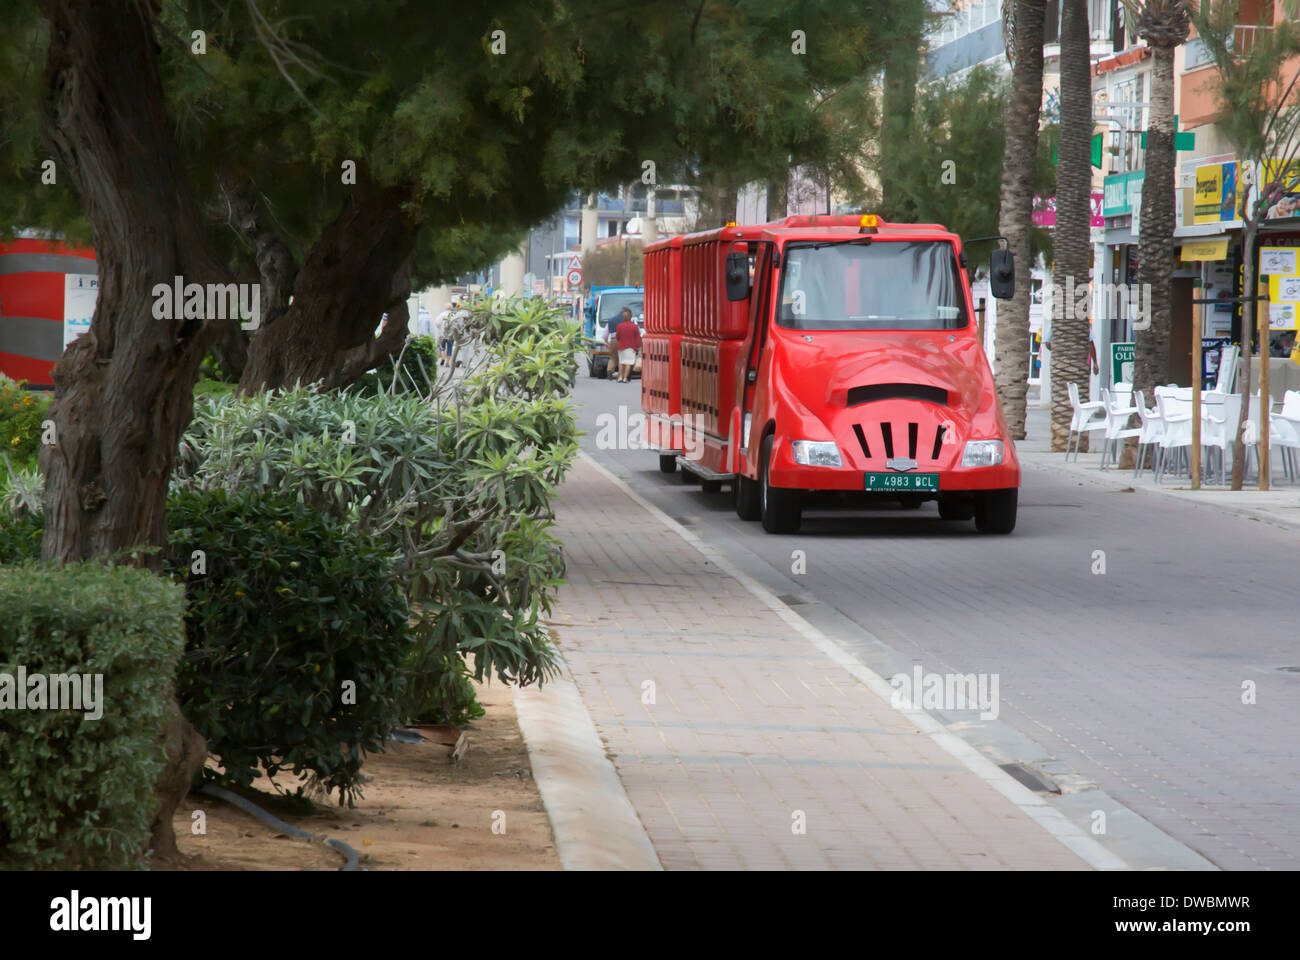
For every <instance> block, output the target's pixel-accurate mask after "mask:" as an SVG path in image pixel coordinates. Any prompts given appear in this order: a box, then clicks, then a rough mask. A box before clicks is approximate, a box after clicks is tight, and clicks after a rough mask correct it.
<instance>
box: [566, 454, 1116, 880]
mask: <svg viewBox="0 0 1300 960" xmlns="http://www.w3.org/2000/svg"><path fill="white" fill-rule="evenodd" d="M578 456H579V457H580V458H581V459H582V460H584V461H585V462H586V463H588V464H590V465H591V466H592V467H593V468H595V469H596V470H597V471H598V472H599V473H600V474H601V475H602V476H603V477H605V479H607V480H609V481H610V482H611V483H613V484H614V485H615V486H617V487H618V488H619V489H620V490H621V491H622V492H623V493H625V494H626V495H627V496H629V497H631V498H632V499H633V500H634V501H636V502H637V503H638V504H640V505H641V506H642V507H643V508H644V509H645V510H646V511H648V512H649V513H650V514H651V515H652V516H654V517H656V518H658V519H659V521H660V522H661V523H663V524H664V526H666V527H668V528H670V529H671V530H673V531H674V532H675V533H676V534H677V535H678V536H680V537H681V538H682V539H683V540H685V541H686V542H687V543H689V544H690V545H691V546H692V547H694V548H695V549H696V550H697V551H699V552H700V553H701V554H702V555H703V556H704V557H705V559H707V560H708V561H709V562H710V563H712V564H714V565H716V566H717V567H718V569H720V570H722V571H723V572H725V573H726V574H728V575H729V576H731V577H732V578H733V579H735V580H736V581H738V582H739V583H740V584H741V585H742V586H744V587H745V589H746V590H748V591H749V592H750V593H751V594H753V595H754V596H755V597H756V598H758V599H759V600H760V601H762V603H763V604H764V605H765V606H766V607H767V608H768V609H770V610H771V611H772V612H773V613H775V614H776V615H777V616H779V617H780V618H781V619H782V620H784V621H785V622H786V623H787V624H789V625H790V626H791V627H792V628H793V629H794V630H796V631H798V633H799V634H800V635H801V636H802V637H803V638H804V639H806V640H807V641H809V642H810V643H811V644H812V645H813V646H815V647H816V648H817V649H818V650H820V651H821V652H822V653H824V654H826V656H828V657H829V658H830V659H831V660H832V661H833V662H834V663H835V664H837V665H838V666H840V667H842V668H843V669H844V670H845V672H847V673H848V674H849V675H851V676H852V677H853V678H854V679H855V680H857V681H858V682H859V683H861V684H862V685H863V686H865V687H866V688H867V689H869V690H870V691H871V692H872V693H874V694H876V696H878V697H880V698H881V699H882V700H883V701H884V702H885V703H887V704H889V705H890V708H891V709H893V710H897V711H898V712H899V713H902V714H903V715H905V716H906V717H907V718H908V720H910V721H911V723H912V725H913V726H915V727H916V728H917V730H918V731H920V732H921V733H924V734H925V735H926V736H928V737H929V738H930V739H931V740H933V741H934V742H935V743H936V744H937V745H938V746H939V747H941V748H942V749H943V750H944V751H945V752H946V753H948V754H949V755H950V756H952V757H953V758H954V759H956V760H958V761H959V762H960V763H961V764H962V765H963V766H965V767H966V769H968V770H970V771H971V772H972V773H973V774H975V775H976V776H977V777H979V778H980V779H981V780H983V781H984V782H985V783H987V784H988V785H989V786H991V787H992V788H993V789H994V790H996V791H997V792H998V793H1000V794H1002V796H1004V797H1006V798H1007V799H1008V800H1010V801H1011V802H1012V803H1013V804H1015V806H1016V807H1017V808H1019V809H1020V810H1021V812H1023V813H1024V814H1025V815H1026V816H1028V817H1029V818H1030V819H1031V820H1033V821H1034V822H1035V823H1037V824H1038V825H1039V826H1040V827H1042V828H1043V829H1044V830H1046V831H1047V832H1048V833H1050V834H1051V835H1052V836H1053V837H1055V838H1056V839H1057V840H1058V841H1060V843H1061V844H1062V845H1063V846H1065V847H1066V848H1067V849H1068V850H1070V851H1071V852H1072V853H1074V854H1075V855H1076V856H1078V857H1079V858H1080V859H1081V860H1083V861H1084V862H1085V863H1086V864H1088V866H1090V867H1092V868H1093V869H1095V870H1130V869H1132V868H1131V867H1130V866H1129V865H1128V864H1127V863H1126V862H1125V861H1124V860H1122V859H1121V858H1119V857H1117V856H1116V855H1115V854H1113V853H1111V852H1110V851H1109V850H1107V849H1106V848H1105V847H1103V846H1102V845H1101V844H1099V843H1098V842H1097V841H1096V840H1094V839H1092V837H1091V836H1089V835H1088V834H1087V833H1085V832H1084V831H1083V830H1081V829H1080V828H1079V827H1077V826H1076V825H1075V824H1073V823H1071V822H1070V821H1069V820H1068V819H1067V818H1066V817H1065V815H1064V814H1062V813H1061V812H1060V811H1059V810H1057V809H1056V808H1054V807H1052V806H1051V805H1050V804H1049V803H1048V802H1047V800H1046V799H1044V798H1043V797H1040V796H1038V795H1037V794H1035V793H1034V792H1033V791H1031V790H1030V789H1029V788H1028V787H1026V786H1024V785H1023V784H1021V783H1020V782H1019V781H1017V780H1015V779H1014V778H1013V777H1012V776H1011V775H1010V774H1008V773H1007V772H1006V771H1004V770H1002V769H1001V768H1000V767H999V766H998V765H997V764H995V763H994V762H993V761H992V760H990V759H988V758H987V757H985V756H984V755H983V754H981V753H979V752H978V751H976V750H975V748H974V747H972V746H971V745H970V744H968V743H967V742H966V741H965V740H962V739H961V738H960V737H958V736H956V735H954V734H952V733H949V732H948V730H947V728H946V727H945V726H944V725H943V724H942V723H940V722H939V721H937V720H935V719H934V718H933V717H931V716H930V715H929V714H928V713H926V712H925V711H923V710H913V709H910V708H905V707H897V706H894V705H893V703H892V699H893V693H894V688H893V687H891V686H890V685H889V682H888V681H887V680H886V679H885V678H884V677H882V676H880V674H878V673H876V672H875V671H874V670H871V669H870V668H868V667H867V666H865V665H864V664H862V663H861V662H859V661H858V660H857V659H856V658H854V657H853V656H852V655H851V654H849V653H848V652H847V651H846V650H845V649H844V648H843V647H841V646H840V645H839V644H838V643H836V642H835V641H834V640H832V639H831V638H830V637H828V636H827V635H826V634H824V633H823V632H822V631H821V630H819V629H817V627H815V626H813V625H812V624H811V623H809V622H808V621H807V620H805V619H804V618H803V617H801V616H800V615H799V614H797V613H796V612H795V611H794V610H793V609H791V608H790V607H789V606H788V605H787V604H786V603H785V602H784V601H782V600H781V599H780V598H779V597H777V596H776V594H774V593H772V591H770V590H768V589H767V588H766V587H765V586H763V585H762V584H761V583H759V582H758V581H757V580H755V579H754V578H753V577H751V576H749V574H747V573H745V572H744V571H743V570H741V569H739V568H738V567H737V566H735V564H733V563H732V562H731V561H730V560H729V559H727V557H726V556H724V555H723V554H722V552H721V551H719V550H717V549H715V548H714V547H712V546H710V545H709V544H707V543H705V542H704V541H703V540H701V539H700V538H699V537H698V536H696V535H695V534H694V533H692V532H691V531H690V530H687V529H686V528H685V527H684V526H682V525H681V524H680V523H678V522H677V521H676V520H674V519H673V518H672V517H670V516H668V514H666V513H664V512H663V511H662V510H660V509H659V508H658V507H657V506H655V505H654V504H653V503H651V502H650V501H649V500H647V499H645V498H644V497H642V496H641V495H640V494H639V493H637V492H636V491H635V490H633V489H632V488H631V487H630V486H629V485H628V484H627V483H626V482H625V481H624V480H622V479H621V478H619V477H618V476H616V475H615V474H613V473H611V472H610V471H609V470H608V469H606V468H605V467H604V466H602V465H601V464H600V463H598V462H596V460H595V459H593V458H592V457H591V456H590V455H588V454H587V453H586V452H584V451H579V452H578ZM588 722H590V720H588Z"/></svg>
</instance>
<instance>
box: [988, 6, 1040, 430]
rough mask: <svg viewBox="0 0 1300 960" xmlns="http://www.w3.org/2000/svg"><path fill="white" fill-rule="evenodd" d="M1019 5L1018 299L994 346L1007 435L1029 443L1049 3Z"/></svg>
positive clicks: (1009, 305)
mask: <svg viewBox="0 0 1300 960" xmlns="http://www.w3.org/2000/svg"><path fill="white" fill-rule="evenodd" d="M1014 2H1015V4H1016V48H1015V67H1014V70H1013V72H1012V79H1011V101H1010V102H1009V103H1008V104H1007V111H1006V117H1005V128H1006V143H1005V147H1004V149H1003V154H1002V202H1001V208H1000V210H999V213H998V230H999V232H1000V233H1001V234H1002V235H1003V236H1005V237H1006V238H1007V241H1008V243H1009V244H1010V247H1011V251H1012V252H1013V253H1014V254H1015V256H1016V290H1015V296H1013V297H1012V298H1011V299H1010V300H1008V301H1006V302H1005V303H1003V304H1000V305H999V306H998V324H997V335H996V341H995V347H994V350H995V354H996V357H997V375H996V378H995V379H996V383H997V388H998V399H999V400H1001V402H1002V413H1003V415H1004V416H1005V417H1006V421H1007V431H1008V432H1009V433H1010V434H1011V438H1012V439H1013V440H1023V439H1024V438H1025V393H1026V390H1027V387H1028V384H1027V382H1026V378H1027V375H1028V367H1029V287H1030V276H1029V271H1030V266H1031V265H1032V261H1031V256H1030V248H1029V241H1030V233H1031V229H1032V223H1031V220H1030V217H1031V216H1032V214H1033V209H1034V174H1035V167H1036V160H1037V157H1038V111H1039V107H1040V105H1041V103H1042V99H1043V18H1044V11H1045V6H1046V5H1045V0H1014Z"/></svg>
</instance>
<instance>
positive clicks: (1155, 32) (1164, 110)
mask: <svg viewBox="0 0 1300 960" xmlns="http://www.w3.org/2000/svg"><path fill="white" fill-rule="evenodd" d="M1122 2H1123V4H1124V8H1125V12H1126V14H1127V16H1128V18H1129V20H1130V21H1131V23H1132V25H1133V33H1134V35H1135V36H1138V37H1141V38H1142V39H1143V40H1145V41H1146V43H1147V46H1149V47H1150V48H1151V53H1152V65H1151V95H1150V101H1151V112H1150V115H1149V122H1148V124H1147V145H1146V176H1145V178H1144V179H1143V183H1142V227H1141V236H1140V237H1139V238H1138V254H1139V260H1140V262H1141V264H1142V276H1141V279H1142V282H1143V283H1144V284H1150V285H1151V316H1150V317H1149V318H1143V319H1144V320H1149V326H1147V325H1145V324H1144V325H1143V326H1144V329H1138V330H1137V331H1136V333H1135V336H1134V339H1135V342H1136V344H1137V345H1136V346H1135V347H1134V369H1133V389H1134V390H1145V391H1147V396H1150V395H1151V394H1150V391H1151V388H1153V387H1155V386H1158V385H1160V384H1162V383H1168V382H1169V379H1170V373H1169V343H1170V338H1171V336H1172V333H1173V305H1172V303H1171V298H1172V296H1173V280H1174V226H1175V223H1174V48H1175V47H1177V46H1178V45H1179V44H1181V43H1183V42H1185V41H1186V40H1187V34H1188V28H1189V27H1190V25H1191V12H1190V10H1189V9H1188V5H1187V0H1141V2H1139V0H1122ZM1142 302H1146V301H1145V298H1142ZM1193 335H1194V336H1200V333H1199V332H1198V331H1193ZM1199 375H1200V371H1199V370H1193V371H1192V376H1199Z"/></svg>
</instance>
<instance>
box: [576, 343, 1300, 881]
mask: <svg viewBox="0 0 1300 960" xmlns="http://www.w3.org/2000/svg"><path fill="white" fill-rule="evenodd" d="M574 399H575V402H576V403H577V405H578V407H579V421H580V424H581V426H582V429H584V430H586V431H587V436H586V437H584V439H583V448H584V450H586V452H587V453H589V454H590V455H591V456H593V457H594V458H596V459H597V460H598V461H599V462H600V463H602V464H603V465H605V466H606V467H608V468H609V469H611V470H613V471H614V472H615V473H617V474H618V475H620V476H622V477H623V478H624V479H625V480H627V481H628V482H629V483H630V484H631V485H632V486H633V488H634V489H636V490H637V491H638V492H639V493H640V494H641V495H643V496H644V497H646V498H647V499H648V500H650V501H651V502H653V503H654V504H656V505H657V506H659V507H660V508H661V509H663V510H664V511H665V512H666V513H667V514H669V515H670V516H672V517H673V518H675V519H678V520H680V521H682V522H683V523H685V524H686V525H688V526H689V527H690V528H691V529H692V530H694V531H695V532H696V533H697V534H699V535H701V536H703V537H704V538H705V539H707V540H708V541H710V542H712V543H715V544H718V545H721V546H725V547H726V548H727V550H728V551H729V554H730V555H732V556H734V557H735V558H737V559H738V560H740V561H744V562H745V563H747V564H748V565H749V567H750V569H752V570H754V571H755V572H756V574H761V575H762V579H763V580H765V581H766V582H767V583H768V585H769V586H772V587H773V588H774V589H776V590H777V592H778V593H779V594H782V595H784V596H786V597H787V598H788V600H789V602H791V603H792V604H795V605H796V606H795V609H800V607H799V606H798V605H799V604H805V605H812V606H816V607H818V608H820V609H824V608H833V610H834V611H837V612H838V614H840V615H842V616H843V617H844V618H847V620H849V621H852V623H854V624H856V625H857V626H859V627H861V628H862V629H863V630H864V631H868V632H869V635H870V636H872V637H873V638H875V639H876V640H878V641H879V642H880V643H879V644H876V645H875V647H876V648H878V649H876V651H875V653H876V654H878V655H879V656H883V657H885V658H886V660H889V659H890V658H893V660H892V662H896V663H901V664H905V663H906V662H908V661H910V662H912V663H915V664H919V665H921V666H922V667H923V669H925V670H926V671H937V672H955V673H962V674H966V673H987V674H996V675H997V676H998V677H999V681H1000V691H999V692H1000V701H1001V703H1000V715H999V718H998V719H999V721H1000V722H1001V723H1004V724H1007V725H1009V726H1010V727H1011V728H1014V730H1016V731H1018V732H1019V733H1020V734H1023V735H1024V736H1025V737H1027V738H1029V739H1030V740H1032V741H1033V742H1034V743H1035V744H1036V745H1038V747H1041V750H1042V753H1043V755H1044V756H1045V757H1050V758H1053V759H1054V761H1055V762H1054V764H1052V765H1051V772H1053V773H1055V774H1058V775H1060V778H1061V780H1062V782H1091V783H1095V784H1096V785H1097V787H1098V788H1100V789H1101V790H1104V791H1105V792H1106V793H1107V794H1109V795H1110V796H1111V797H1113V798H1114V799H1115V800H1116V801H1118V802H1119V803H1120V804H1123V805H1124V806H1126V807H1128V808H1129V809H1131V810H1132V811H1134V812H1135V813H1137V814H1138V815H1139V816H1141V817H1142V818H1144V819H1145V820H1146V821H1148V822H1149V823H1150V824H1153V825H1155V826H1156V827H1158V828H1159V829H1160V830H1162V831H1164V832H1165V833H1167V834H1168V835H1170V836H1172V837H1173V838H1174V839H1176V840H1177V841H1179V842H1180V843H1182V844H1184V845H1186V846H1187V847H1188V848H1190V849H1191V850H1194V851H1196V852H1197V853H1199V854H1200V855H1201V856H1203V857H1205V858H1206V859H1208V860H1209V861H1210V862H1212V863H1213V864H1215V865H1217V866H1219V867H1221V868H1223V869H1296V868H1297V867H1300V802H1297V799H1296V789H1297V787H1300V737H1297V735H1296V723H1297V714H1298V713H1300V627H1298V623H1300V531H1288V530H1284V529H1280V528H1277V527H1274V526H1270V525H1268V524H1264V523H1260V522H1257V521H1253V520H1249V519H1245V518H1240V517H1235V516H1232V515H1230V514H1227V513H1224V512H1220V511H1218V510H1215V509H1207V508H1203V507H1196V506H1192V505H1189V504H1185V503H1179V502H1173V501H1167V500H1166V499H1165V498H1158V497H1155V496H1148V495H1135V494H1132V493H1123V492H1119V491H1111V490H1105V489H1100V488H1095V487H1093V486H1091V485H1084V484H1081V483H1079V482H1078V481H1077V480H1074V479H1072V478H1070V477H1068V476H1058V475H1057V474H1055V473H1054V472H1048V471H1043V470H1034V469H1032V468H1028V469H1026V471H1025V476H1024V479H1023V485H1022V489H1021V496H1020V513H1019V522H1018V525H1017V528H1016V531H1015V532H1014V533H1013V534H1011V535H1010V536H1006V537H986V536H981V535H979V534H977V533H975V530H974V524H973V523H969V522H967V523H946V522H943V521H941V520H940V519H939V517H938V512H937V510H936V508H935V506H934V504H926V505H925V506H923V507H922V508H920V509H919V510H902V509H900V508H886V509H879V510H871V511H864V510H858V511H847V512H846V511H828V510H812V511H805V519H804V524H803V529H802V530H801V531H800V532H799V533H798V534H795V535H792V536H772V535H768V534H765V533H764V532H763V530H762V528H761V526H760V525H759V524H758V523H747V522H744V521H741V520H740V519H738V518H737V516H736V514H735V512H734V510H733V509H732V504H731V494H730V488H729V487H726V486H724V487H723V491H722V492H721V493H717V494H705V493H703V492H702V491H701V490H700V487H699V486H698V484H686V483H683V482H682V479H681V478H680V476H679V475H676V474H674V475H665V474H662V473H660V472H659V469H658V458H657V457H656V456H655V455H654V454H653V453H651V452H647V451H644V450H627V449H598V447H597V417H598V415H599V414H602V413H605V414H610V413H613V414H615V415H617V411H618V408H619V406H620V405H625V406H626V407H627V413H628V414H633V413H637V412H639V410H640V381H633V382H632V384H630V385H622V384H617V383H612V382H608V381H593V380H590V379H588V378H587V377H586V376H585V369H584V371H583V373H582V375H581V376H580V378H579V383H578V387H577V390H576V391H575V395H574ZM795 551H802V552H803V558H802V562H803V563H804V564H805V565H806V567H805V570H806V572H802V573H801V572H798V569H799V559H800V558H799V555H798V554H796V553H795ZM1096 551H1103V552H1104V561H1105V572H1104V573H1095V572H1094V570H1095V569H1097V568H1098V555H1097V554H1096ZM801 612H802V611H801ZM881 645H883V647H882V646H881ZM1252 699H1253V701H1254V702H1243V700H1252ZM949 719H952V718H949ZM1067 792H1068V791H1067Z"/></svg>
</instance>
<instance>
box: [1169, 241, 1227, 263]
mask: <svg viewBox="0 0 1300 960" xmlns="http://www.w3.org/2000/svg"><path fill="white" fill-rule="evenodd" d="M1178 256H1179V259H1180V260H1182V261H1183V262H1184V263H1190V262H1192V261H1193V260H1223V259H1224V258H1226V257H1227V256H1228V238H1227V237H1226V236H1224V237H1208V238H1207V239H1205V240H1185V241H1183V248H1182V250H1181V251H1180V253H1179V255H1178Z"/></svg>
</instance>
